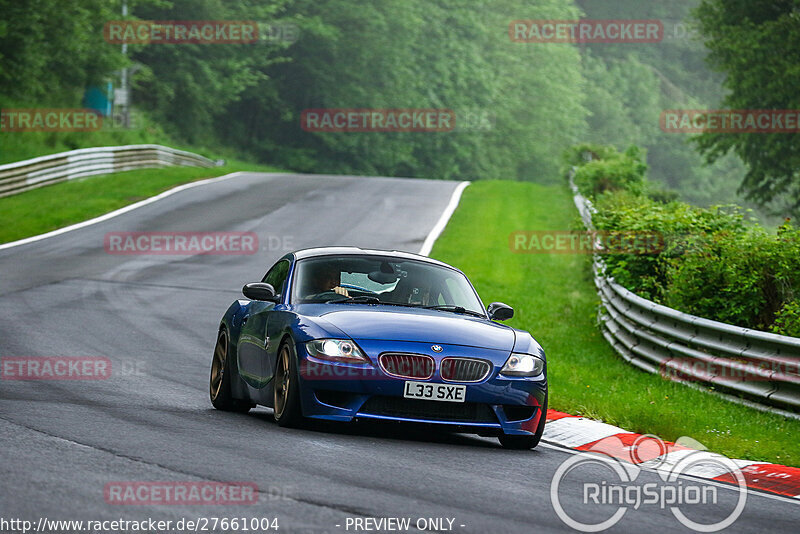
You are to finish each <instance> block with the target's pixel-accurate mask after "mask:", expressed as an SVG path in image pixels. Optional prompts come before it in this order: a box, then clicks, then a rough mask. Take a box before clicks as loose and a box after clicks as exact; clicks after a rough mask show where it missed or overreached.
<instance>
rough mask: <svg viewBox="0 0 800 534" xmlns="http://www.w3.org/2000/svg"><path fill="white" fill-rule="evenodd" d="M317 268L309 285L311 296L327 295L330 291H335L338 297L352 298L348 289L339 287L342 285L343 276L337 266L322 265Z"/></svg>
mask: <svg viewBox="0 0 800 534" xmlns="http://www.w3.org/2000/svg"><path fill="white" fill-rule="evenodd" d="M315 267H316V268H315V269H314V274H313V276H312V277H311V280H310V284H309V296H310V295H318V294H320V293H327V292H329V291H333V292H334V293H336V294H337V295H342V296H344V297H349V296H350V294H349V293H348V292H347V289H345V288H343V287H341V286H340V285H339V284H340V283H341V276H342V274H341V272H340V271H339V269H338V268H336V266H335V265H332V264H330V263H322V264H320V265H318V266H315Z"/></svg>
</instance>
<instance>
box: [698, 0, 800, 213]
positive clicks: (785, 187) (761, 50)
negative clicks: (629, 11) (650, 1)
mask: <svg viewBox="0 0 800 534" xmlns="http://www.w3.org/2000/svg"><path fill="white" fill-rule="evenodd" d="M695 15H696V18H697V21H698V23H699V26H700V29H701V31H702V34H703V38H704V40H705V45H706V47H707V48H708V49H709V50H710V53H709V62H710V64H711V66H712V67H713V68H715V69H717V70H718V71H720V72H721V73H724V75H725V87H726V88H727V89H728V90H729V91H728V93H727V96H726V97H725V99H724V101H723V104H724V107H725V108H727V109H740V110H741V109H750V110H755V109H786V110H790V109H798V107H800V93H798V91H797V86H798V84H800V62H798V60H797V50H798V47H800V24H798V2H797V1H796V0H782V1H779V2H743V1H736V2H732V1H729V0H703V1H702V2H701V4H700V7H699V8H698V9H697V10H696V13H695ZM696 143H697V146H698V148H699V149H700V151H701V152H702V153H703V154H705V155H706V157H707V159H708V160H709V161H716V160H717V159H719V158H720V157H721V156H723V155H724V154H727V153H729V152H731V151H732V152H734V153H736V154H737V155H738V156H739V157H740V158H741V159H742V160H743V161H744V162H745V163H746V164H747V165H748V167H749V169H748V171H747V175H746V176H745V179H744V181H743V182H742V184H741V188H742V190H744V191H745V192H746V193H747V194H748V195H749V197H750V198H753V199H755V200H756V201H758V202H761V203H767V202H770V201H773V200H777V201H778V202H779V204H780V205H782V207H783V208H784V209H785V210H789V211H791V212H794V213H795V214H797V213H798V211H800V175H798V169H800V147H798V144H797V134H782V133H772V134H759V135H753V134H751V135H743V134H731V133H705V134H702V135H700V136H699V137H698V138H697V139H696Z"/></svg>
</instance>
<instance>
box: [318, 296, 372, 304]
mask: <svg viewBox="0 0 800 534" xmlns="http://www.w3.org/2000/svg"><path fill="white" fill-rule="evenodd" d="M325 302H326V303H327V304H342V303H344V302H352V303H355V304H381V299H379V298H378V297H373V296H370V295H359V296H358V297H344V298H341V299H333V300H326V301H325Z"/></svg>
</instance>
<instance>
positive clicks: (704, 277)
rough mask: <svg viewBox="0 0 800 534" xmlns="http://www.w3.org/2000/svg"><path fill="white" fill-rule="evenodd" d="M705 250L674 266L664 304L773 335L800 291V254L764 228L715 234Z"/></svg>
mask: <svg viewBox="0 0 800 534" xmlns="http://www.w3.org/2000/svg"><path fill="white" fill-rule="evenodd" d="M789 232H790V233H794V234H797V231H793V230H789ZM703 244H704V246H703V247H698V248H697V249H695V250H693V251H691V252H689V253H687V254H685V255H684V256H683V257H682V258H680V261H671V262H670V266H669V269H668V273H667V278H668V282H667V291H666V294H667V299H666V304H667V305H668V306H670V307H673V308H677V309H680V310H682V311H685V312H687V313H691V314H693V315H699V316H701V317H708V318H712V319H714V320H717V321H722V322H725V323H730V324H735V325H738V326H744V327H747V328H755V329H758V330H767V329H769V328H770V327H771V325H772V324H773V323H774V322H775V318H776V315H777V314H778V312H779V311H780V310H781V309H782V308H783V306H784V303H786V302H787V301H790V300H792V299H794V296H795V294H798V293H797V292H798V291H799V290H800V284H799V283H798V282H800V279H799V278H798V273H800V254H798V252H800V249H798V248H797V247H796V244H792V243H791V242H790V241H787V240H785V239H783V238H781V237H780V236H775V235H770V234H769V233H767V232H766V231H765V230H764V229H763V228H761V227H753V228H751V229H749V230H748V231H747V232H744V233H733V232H717V233H714V234H712V235H710V236H709V237H707V238H706V239H704V243H703ZM792 249H793V251H794V253H792ZM787 313H789V312H787ZM787 318H788V317H787Z"/></svg>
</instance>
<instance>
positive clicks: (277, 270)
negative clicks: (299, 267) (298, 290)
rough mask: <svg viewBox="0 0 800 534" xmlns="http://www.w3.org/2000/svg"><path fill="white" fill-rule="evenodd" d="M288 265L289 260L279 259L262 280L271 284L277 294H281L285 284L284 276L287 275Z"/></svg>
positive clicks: (289, 263)
mask: <svg viewBox="0 0 800 534" xmlns="http://www.w3.org/2000/svg"><path fill="white" fill-rule="evenodd" d="M290 265H291V262H290V261H289V260H281V261H279V262H278V263H276V264H275V265H274V266H273V267H272V269H270V270H269V272H268V273H267V275H266V276H265V277H264V279H263V280H262V282H265V283H267V284H271V285H272V287H274V288H275V291H276V292H277V293H278V294H279V295H282V294H283V290H284V287H283V286H284V285H285V284H286V278H287V277H288V276H289V266H290Z"/></svg>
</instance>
